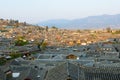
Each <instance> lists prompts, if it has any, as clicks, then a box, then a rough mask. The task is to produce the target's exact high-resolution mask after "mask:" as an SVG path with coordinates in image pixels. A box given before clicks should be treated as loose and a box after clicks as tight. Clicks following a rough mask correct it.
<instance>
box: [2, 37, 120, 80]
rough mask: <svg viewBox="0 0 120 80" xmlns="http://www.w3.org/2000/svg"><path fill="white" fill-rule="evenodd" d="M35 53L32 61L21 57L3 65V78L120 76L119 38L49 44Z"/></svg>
mask: <svg viewBox="0 0 120 80" xmlns="http://www.w3.org/2000/svg"><path fill="white" fill-rule="evenodd" d="M1 41H2V40H1ZM33 56H34V59H33V60H28V59H25V58H24V57H19V58H16V59H14V60H11V61H10V62H9V63H7V64H6V65H4V66H0V80H119V79H120V76H119V75H120V39H119V38H111V39H108V40H106V41H101V42H96V43H91V44H89V45H81V46H72V47H71V46H65V47H58V46H57V47H55V46H53V47H52V46H51V47H50V46H49V47H47V49H46V50H45V51H41V52H38V53H37V54H34V55H33Z"/></svg>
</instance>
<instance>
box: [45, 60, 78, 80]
mask: <svg viewBox="0 0 120 80" xmlns="http://www.w3.org/2000/svg"><path fill="white" fill-rule="evenodd" d="M69 76H70V78H71V79H72V80H77V78H78V67H77V66H76V65H74V64H71V63H68V62H65V63H62V64H61V65H59V66H56V67H55V68H53V69H51V70H49V71H48V74H47V76H46V79H45V80H66V79H67V78H68V77H69Z"/></svg>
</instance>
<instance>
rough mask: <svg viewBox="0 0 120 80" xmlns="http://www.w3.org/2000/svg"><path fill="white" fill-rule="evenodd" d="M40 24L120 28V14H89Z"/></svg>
mask: <svg viewBox="0 0 120 80" xmlns="http://www.w3.org/2000/svg"><path fill="white" fill-rule="evenodd" d="M38 25H40V26H49V27H52V26H56V27H58V28H65V29H98V28H106V27H111V28H120V14H117V15H100V16H89V17H86V18H81V19H74V20H65V19H58V20H48V21H44V22H40V23H38Z"/></svg>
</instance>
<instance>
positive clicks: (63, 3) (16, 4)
mask: <svg viewBox="0 0 120 80" xmlns="http://www.w3.org/2000/svg"><path fill="white" fill-rule="evenodd" d="M119 13H120V0H0V18H4V19H17V20H20V21H26V22H28V23H37V22H40V21H45V20H49V19H77V18H83V17H87V16H93V15H103V14H119Z"/></svg>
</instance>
